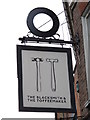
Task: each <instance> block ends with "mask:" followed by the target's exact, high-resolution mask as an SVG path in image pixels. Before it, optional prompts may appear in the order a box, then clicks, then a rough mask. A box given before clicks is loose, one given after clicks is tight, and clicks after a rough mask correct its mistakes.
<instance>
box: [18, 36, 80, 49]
mask: <svg viewBox="0 0 90 120" xmlns="http://www.w3.org/2000/svg"><path fill="white" fill-rule="evenodd" d="M19 40H20V41H21V43H28V42H37V43H39V42H47V43H49V44H51V43H60V44H61V45H65V44H71V45H73V46H75V45H76V46H78V47H79V42H80V41H79V39H77V40H76V41H75V42H74V41H72V40H71V41H64V40H61V39H52V38H49V39H47V38H35V37H26V36H24V37H23V38H19Z"/></svg>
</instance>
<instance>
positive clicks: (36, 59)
mask: <svg viewBox="0 0 90 120" xmlns="http://www.w3.org/2000/svg"><path fill="white" fill-rule="evenodd" d="M32 61H33V62H34V61H36V62H43V58H40V57H35V58H32Z"/></svg>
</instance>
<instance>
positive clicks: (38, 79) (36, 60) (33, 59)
mask: <svg viewBox="0 0 90 120" xmlns="http://www.w3.org/2000/svg"><path fill="white" fill-rule="evenodd" d="M32 61H33V62H36V85H37V88H36V89H37V91H39V92H40V91H41V72H40V62H43V59H42V58H39V57H36V58H32Z"/></svg>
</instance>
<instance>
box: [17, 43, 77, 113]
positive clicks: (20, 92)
mask: <svg viewBox="0 0 90 120" xmlns="http://www.w3.org/2000/svg"><path fill="white" fill-rule="evenodd" d="M22 50H33V51H48V52H65V53H67V58H68V71H69V82H70V93H71V108H70V109H67V108H42V107H41V108H40V107H39V108H37V107H24V106H23V87H22V86H23V85H22ZM17 71H18V97H19V111H26V112H65V113H67V112H70V113H74V112H76V107H75V95H74V83H73V81H74V80H73V69H72V56H71V49H70V48H55V47H39V46H24V45H17Z"/></svg>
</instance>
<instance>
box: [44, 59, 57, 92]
mask: <svg viewBox="0 0 90 120" xmlns="http://www.w3.org/2000/svg"><path fill="white" fill-rule="evenodd" d="M46 61H47V62H50V63H51V89H52V91H56V76H55V67H54V63H57V62H58V59H50V58H47V59H46Z"/></svg>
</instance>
